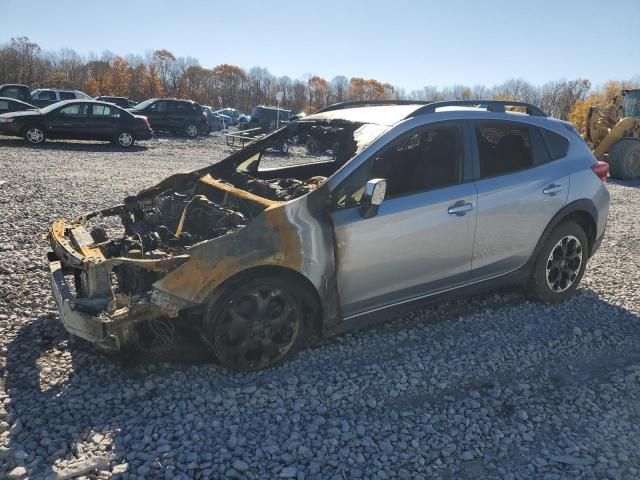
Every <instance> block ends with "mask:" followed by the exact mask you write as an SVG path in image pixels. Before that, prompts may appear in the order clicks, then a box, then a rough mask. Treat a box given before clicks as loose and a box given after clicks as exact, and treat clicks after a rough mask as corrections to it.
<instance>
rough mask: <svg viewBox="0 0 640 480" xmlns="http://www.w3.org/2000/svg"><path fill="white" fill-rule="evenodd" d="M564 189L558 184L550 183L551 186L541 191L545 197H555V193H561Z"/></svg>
mask: <svg viewBox="0 0 640 480" xmlns="http://www.w3.org/2000/svg"><path fill="white" fill-rule="evenodd" d="M563 189H564V186H562V185H560V184H559V183H552V184H551V185H547V186H546V187H545V188H544V189H543V190H542V193H544V194H545V195H551V196H553V195H555V194H556V193H558V192H560V191H562V190H563Z"/></svg>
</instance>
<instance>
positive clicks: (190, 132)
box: [184, 123, 200, 138]
mask: <svg viewBox="0 0 640 480" xmlns="http://www.w3.org/2000/svg"><path fill="white" fill-rule="evenodd" d="M199 133H200V132H199V131H198V126H197V125H196V124H195V123H188V124H187V126H186V127H184V134H185V135H186V136H187V137H189V138H196V137H197V136H198V134H199Z"/></svg>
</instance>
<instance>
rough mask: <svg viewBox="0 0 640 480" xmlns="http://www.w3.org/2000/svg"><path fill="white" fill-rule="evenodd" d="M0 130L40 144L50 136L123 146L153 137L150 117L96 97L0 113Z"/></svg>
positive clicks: (1, 132) (2, 132)
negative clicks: (95, 98)
mask: <svg viewBox="0 0 640 480" xmlns="http://www.w3.org/2000/svg"><path fill="white" fill-rule="evenodd" d="M0 134H3V135H11V136H16V137H24V139H25V140H27V141H28V142H29V143H32V144H34V145H38V144H41V143H43V142H44V141H45V140H46V139H47V138H61V139H74V140H105V141H110V142H113V143H114V144H116V145H119V146H120V147H122V148H128V147H131V146H132V145H133V144H134V142H135V141H136V140H147V139H149V138H151V134H152V131H151V127H150V126H149V121H148V120H147V118H146V117H143V116H139V115H133V114H131V113H129V112H127V111H126V110H123V109H122V108H120V107H117V106H116V105H113V104H110V103H106V102H97V101H95V100H68V101H64V102H58V103H55V104H53V105H50V106H48V107H45V108H42V109H40V110H30V111H22V112H13V113H5V114H2V115H0Z"/></svg>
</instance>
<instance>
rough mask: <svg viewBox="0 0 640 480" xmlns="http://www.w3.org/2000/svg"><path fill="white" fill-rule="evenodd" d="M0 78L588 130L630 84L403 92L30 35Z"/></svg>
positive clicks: (17, 43) (96, 90) (227, 101)
mask: <svg viewBox="0 0 640 480" xmlns="http://www.w3.org/2000/svg"><path fill="white" fill-rule="evenodd" d="M0 83H24V84H27V85H29V86H30V87H31V88H32V89H36V88H74V89H78V90H82V91H84V92H86V93H87V94H89V95H92V96H98V95H116V96H123V97H128V98H131V99H133V100H138V101H142V100H145V99H147V98H155V97H162V96H170V97H179V98H190V99H192V100H195V101H197V102H199V103H200V104H202V105H212V106H214V107H218V106H219V101H218V99H219V98H221V99H222V104H223V106H225V107H234V108H239V109H241V110H243V111H246V112H250V111H251V110H252V109H253V107H254V106H256V105H258V104H267V105H273V104H275V103H276V94H277V93H278V92H282V94H283V97H282V103H281V105H282V106H283V107H285V108H290V109H292V110H294V111H295V112H300V111H307V112H312V111H315V110H317V109H319V108H322V107H325V106H327V105H329V104H331V103H335V102H344V101H349V100H389V99H396V98H405V99H411V100H423V101H442V100H449V99H451V100H453V99H470V98H482V99H506V100H520V101H525V102H530V103H534V104H536V105H540V106H541V107H542V109H543V110H545V111H547V112H548V113H550V114H551V115H552V116H555V117H558V118H562V119H571V121H573V122H574V123H576V125H577V126H578V128H583V126H584V119H585V116H586V112H587V111H588V108H589V106H590V105H599V106H601V107H602V108H610V105H611V102H612V98H613V96H614V95H615V94H616V93H619V92H620V89H621V88H622V86H625V87H637V86H640V78H637V79H635V80H634V81H631V82H613V81H612V82H608V83H607V84H605V85H604V86H603V87H601V88H600V89H598V90H595V91H594V90H593V89H592V85H591V82H589V80H586V79H580V78H578V79H575V80H564V79H563V80H556V81H550V82H547V83H545V84H544V85H542V86H534V85H532V84H530V83H529V82H527V81H526V80H524V79H509V80H507V81H505V82H504V83H502V84H500V85H496V86H493V87H486V86H484V85H473V86H466V85H461V84H456V85H452V86H449V87H444V88H439V87H435V86H429V85H427V86H424V87H422V88H420V89H418V90H413V91H410V92H405V91H404V90H403V89H401V88H398V87H394V86H393V85H391V84H389V83H384V82H380V81H378V80H375V79H365V78H361V77H352V78H348V77H346V76H343V75H337V76H336V77H334V78H332V79H330V80H328V79H325V78H322V77H320V76H318V75H310V76H309V77H308V78H307V79H306V80H302V79H291V78H290V77H288V76H286V75H283V76H280V77H278V76H275V75H272V74H271V73H270V72H269V70H267V69H266V68H264V67H252V68H250V69H248V70H245V69H244V68H242V67H239V66H236V65H230V64H226V63H225V64H221V65H216V66H213V67H212V68H207V67H204V66H202V65H200V64H199V62H198V61H197V60H196V59H195V58H191V57H180V56H176V55H175V54H174V53H173V52H171V51H170V50H167V49H157V50H154V51H152V52H149V53H147V54H146V56H140V55H125V56H119V55H114V54H113V53H111V52H106V51H105V52H104V53H103V54H102V55H101V56H100V57H94V56H92V57H91V58H90V59H89V60H87V59H85V58H83V57H82V56H81V55H79V54H78V53H76V52H75V51H73V50H71V49H69V48H65V49H62V50H60V51H58V52H44V51H43V50H42V49H41V48H40V46H39V45H38V44H37V43H35V42H33V41H31V40H30V39H29V38H27V37H18V38H12V39H10V41H8V42H6V43H5V44H0Z"/></svg>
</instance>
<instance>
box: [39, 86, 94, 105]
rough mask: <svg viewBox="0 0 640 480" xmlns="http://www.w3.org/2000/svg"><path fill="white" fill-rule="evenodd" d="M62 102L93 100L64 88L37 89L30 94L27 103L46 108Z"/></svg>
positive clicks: (82, 93)
mask: <svg viewBox="0 0 640 480" xmlns="http://www.w3.org/2000/svg"><path fill="white" fill-rule="evenodd" d="M62 100H93V99H92V98H91V97H90V96H89V95H87V94H86V93H84V92H81V91H80V90H67V89H64V88H39V89H37V90H34V91H33V92H31V100H29V103H30V104H32V105H35V106H36V107H38V108H42V107H47V106H49V105H53V104H54V103H58V102H60V101H62Z"/></svg>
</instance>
